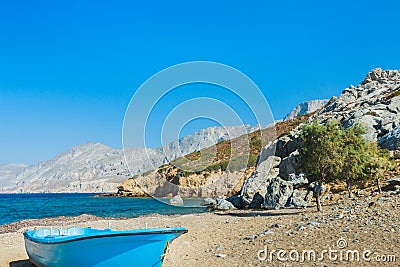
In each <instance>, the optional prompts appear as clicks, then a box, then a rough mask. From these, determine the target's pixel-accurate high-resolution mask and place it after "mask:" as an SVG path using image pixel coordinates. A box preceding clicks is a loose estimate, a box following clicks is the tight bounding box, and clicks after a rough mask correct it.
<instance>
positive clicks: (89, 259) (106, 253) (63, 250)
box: [24, 228, 186, 267]
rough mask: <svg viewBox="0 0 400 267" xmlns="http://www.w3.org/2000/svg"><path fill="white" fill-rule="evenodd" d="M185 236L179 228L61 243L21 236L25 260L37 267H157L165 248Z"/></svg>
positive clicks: (88, 237)
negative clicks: (23, 241)
mask: <svg viewBox="0 0 400 267" xmlns="http://www.w3.org/2000/svg"><path fill="white" fill-rule="evenodd" d="M185 232H186V229H183V228H170V229H169V228H166V229H153V230H151V229H143V230H131V231H120V232H118V231H115V232H114V231H109V232H108V233H107V232H104V233H99V234H96V235H88V236H82V235H80V236H79V235H78V236H76V237H73V238H67V239H64V240H62V238H57V236H56V237H55V238H51V237H49V236H47V237H46V239H44V238H41V239H35V238H33V237H32V236H29V235H28V234H26V233H25V234H24V235H25V247H26V251H27V253H28V256H29V258H30V260H31V262H32V263H34V264H35V265H37V266H38V267H64V266H80V267H86V266H95V267H112V266H118V267H124V266H137V267H149V266H161V265H162V262H163V259H164V252H165V249H166V246H167V244H168V243H169V242H171V241H172V240H173V239H175V238H176V237H178V236H179V235H181V234H183V233H185ZM51 239H54V240H51Z"/></svg>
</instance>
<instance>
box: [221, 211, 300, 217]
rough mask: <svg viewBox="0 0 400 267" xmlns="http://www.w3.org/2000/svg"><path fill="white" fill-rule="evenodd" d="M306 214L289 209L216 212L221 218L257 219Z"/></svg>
mask: <svg viewBox="0 0 400 267" xmlns="http://www.w3.org/2000/svg"><path fill="white" fill-rule="evenodd" d="M301 213H304V210H299V209H293V210H290V209H287V210H285V211H283V210H274V211H266V210H253V211H244V212H243V211H232V212H221V213H220V212H215V214H216V215H220V216H234V217H256V216H265V217H273V216H284V215H295V214H301Z"/></svg>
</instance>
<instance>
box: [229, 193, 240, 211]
mask: <svg viewBox="0 0 400 267" xmlns="http://www.w3.org/2000/svg"><path fill="white" fill-rule="evenodd" d="M226 201H229V202H231V203H232V204H233V206H235V208H237V209H241V208H243V201H242V198H241V197H240V196H239V195H234V196H231V197H228V198H227V199H226Z"/></svg>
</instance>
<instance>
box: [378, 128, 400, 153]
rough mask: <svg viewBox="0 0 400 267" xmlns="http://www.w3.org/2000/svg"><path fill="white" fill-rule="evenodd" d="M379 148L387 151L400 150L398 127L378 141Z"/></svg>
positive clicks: (399, 129)
mask: <svg viewBox="0 0 400 267" xmlns="http://www.w3.org/2000/svg"><path fill="white" fill-rule="evenodd" d="M378 144H379V146H381V147H383V148H387V149H389V150H398V149H400V127H397V128H395V129H393V130H391V131H389V132H388V133H387V134H385V135H384V136H382V138H381V139H379V141H378Z"/></svg>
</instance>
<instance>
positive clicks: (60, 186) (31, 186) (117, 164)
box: [0, 126, 253, 193]
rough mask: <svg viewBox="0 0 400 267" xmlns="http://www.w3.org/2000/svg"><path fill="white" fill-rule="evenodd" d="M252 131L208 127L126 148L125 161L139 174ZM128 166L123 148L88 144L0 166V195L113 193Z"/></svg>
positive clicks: (249, 129) (246, 128)
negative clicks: (166, 140)
mask: <svg viewBox="0 0 400 267" xmlns="http://www.w3.org/2000/svg"><path fill="white" fill-rule="evenodd" d="M252 130H253V129H252V128H251V127H248V126H245V127H242V126H232V127H226V129H225V128H223V127H210V128H207V129H203V130H201V131H199V132H196V133H194V134H192V135H188V136H185V137H183V138H181V139H180V140H178V141H175V142H173V143H170V144H167V145H165V146H164V147H162V148H155V149H145V148H129V149H126V150H125V152H126V156H127V157H126V159H127V161H128V166H129V168H130V170H131V171H132V173H133V174H140V173H143V172H145V171H147V170H150V169H153V168H155V167H158V166H160V165H162V164H164V163H166V160H167V158H168V159H170V160H173V159H175V158H176V157H178V156H182V155H186V154H188V153H191V152H193V151H195V150H198V149H201V148H204V147H208V146H211V145H213V144H215V143H217V142H218V141H222V140H226V139H229V138H234V137H237V136H240V135H242V134H244V133H246V132H247V131H252ZM128 166H127V164H126V162H125V158H124V151H123V150H122V149H114V148H111V147H108V146H105V145H103V144H100V143H87V144H83V145H79V146H76V147H73V148H71V149H69V150H67V151H66V152H64V153H62V154H60V155H58V156H56V157H55V158H53V159H51V160H48V161H44V162H41V163H39V164H35V165H33V166H29V167H28V166H25V165H15V164H10V165H2V166H0V182H1V183H0V185H1V188H0V193H12V192H115V191H116V188H117V186H118V184H119V183H121V182H122V181H124V180H126V179H128V178H129V177H131V176H132V175H131V172H130V171H129V169H128Z"/></svg>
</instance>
